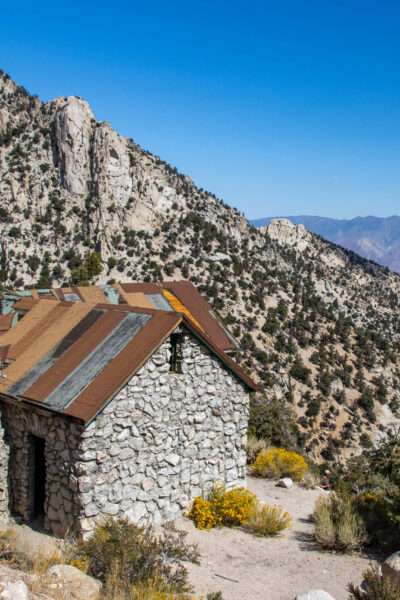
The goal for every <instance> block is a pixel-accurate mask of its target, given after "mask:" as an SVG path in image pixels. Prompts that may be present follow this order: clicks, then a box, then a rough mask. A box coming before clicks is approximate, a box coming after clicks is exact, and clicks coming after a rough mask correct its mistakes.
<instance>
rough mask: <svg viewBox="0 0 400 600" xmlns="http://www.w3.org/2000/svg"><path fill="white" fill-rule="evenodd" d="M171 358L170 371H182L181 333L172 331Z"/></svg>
mask: <svg viewBox="0 0 400 600" xmlns="http://www.w3.org/2000/svg"><path fill="white" fill-rule="evenodd" d="M170 339H171V358H170V361H169V370H170V371H171V373H182V342H183V334H182V333H173V334H172V335H171V338H170Z"/></svg>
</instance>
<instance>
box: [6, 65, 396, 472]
mask: <svg viewBox="0 0 400 600" xmlns="http://www.w3.org/2000/svg"><path fill="white" fill-rule="evenodd" d="M0 239H1V252H0V283H1V285H2V286H3V287H13V288H23V287H26V286H27V287H39V288H46V287H50V286H52V285H53V286H57V287H61V286H66V287H68V286H70V285H76V284H81V285H82V284H83V283H85V282H91V283H102V282H107V281H116V280H120V281H121V280H125V281H127V280H135V281H160V280H168V279H190V280H191V281H192V282H193V283H194V284H195V285H197V286H198V288H199V290H200V292H201V293H202V294H204V295H205V296H206V297H207V298H208V300H209V302H210V303H211V305H212V306H213V308H214V310H215V311H216V312H217V313H218V314H219V315H220V317H221V318H222V319H223V321H224V322H225V325H226V326H227V327H228V328H229V329H230V330H231V331H232V333H233V335H234V336H235V337H236V338H237V339H238V340H239V342H240V344H241V347H242V349H243V352H242V354H241V356H240V357H239V360H240V362H241V364H242V366H243V367H244V368H245V369H247V370H248V371H249V372H251V373H252V374H254V376H255V377H256V378H257V380H258V381H259V382H260V383H261V384H262V386H263V389H264V390H265V391H264V394H265V398H266V399H267V400H271V399H273V398H277V399H278V401H279V402H280V403H281V404H282V407H283V406H286V405H287V406H288V407H289V408H290V410H292V411H293V412H294V413H295V414H296V416H297V421H298V423H299V427H300V429H301V432H302V434H303V439H304V442H305V450H306V452H307V453H308V454H310V456H313V457H320V456H322V457H323V458H325V459H327V460H332V459H333V458H335V457H339V456H340V455H341V454H343V453H348V452H351V451H353V449H354V448H357V447H358V446H359V445H360V444H363V443H364V444H365V443H367V440H371V439H374V437H375V436H377V435H378V434H379V431H380V428H381V427H382V426H384V425H385V424H386V423H388V422H392V421H393V420H395V419H396V418H397V417H396V415H397V414H398V410H399V407H400V391H399V390H400V385H399V383H400V370H399V367H400V364H399V358H398V351H399V348H400V317H399V315H400V311H399V298H400V277H399V276H397V275H395V274H394V273H390V272H389V271H388V270H387V269H385V268H383V267H380V266H378V265H376V264H374V263H372V262H370V261H368V260H365V259H363V258H362V257H360V256H358V255H356V254H354V253H352V252H350V251H346V250H344V249H342V248H339V247H337V246H335V245H334V244H331V243H329V242H327V241H325V240H323V239H321V238H320V237H318V236H316V235H314V234H312V233H310V232H309V231H307V230H306V229H305V228H302V226H301V225H294V224H291V223H283V224H281V226H277V225H274V224H272V225H269V226H268V227H266V228H262V229H261V230H259V229H256V228H255V227H254V226H252V225H251V224H250V223H248V222H247V221H246V219H245V218H244V217H243V215H242V214H241V213H239V211H237V210H236V209H234V208H231V207H230V206H229V205H227V204H226V203H225V202H223V201H222V200H219V199H217V198H216V197H215V195H213V194H212V193H210V192H206V191H205V190H203V189H202V188H199V187H197V186H195V185H194V183H193V182H192V180H191V178H190V177H188V176H186V175H183V174H181V173H179V172H178V171H177V170H176V169H175V168H174V167H172V166H170V165H169V164H168V163H166V162H164V161H162V160H161V159H160V158H159V157H157V156H154V155H152V154H151V153H150V152H147V151H145V150H143V149H142V148H141V147H140V146H139V145H138V144H137V143H135V142H134V141H133V140H130V139H128V138H125V137H123V136H121V135H119V134H118V133H117V132H115V131H114V130H113V129H112V128H111V127H110V125H109V124H107V123H105V122H98V121H96V119H95V117H94V115H93V113H92V111H91V109H90V106H89V105H88V103H87V102H86V101H84V100H82V99H81V98H79V97H69V98H58V99H56V100H53V101H49V102H46V103H42V102H40V100H39V99H38V98H36V97H33V96H30V95H29V94H28V93H27V92H26V90H25V89H24V88H22V87H20V86H18V85H17V84H16V83H14V82H13V81H12V80H11V79H10V78H9V77H8V76H7V75H6V74H5V73H3V72H1V73H0Z"/></svg>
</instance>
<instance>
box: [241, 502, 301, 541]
mask: <svg viewBox="0 0 400 600" xmlns="http://www.w3.org/2000/svg"><path fill="white" fill-rule="evenodd" d="M291 524H292V519H291V517H290V515H289V513H287V512H285V511H284V510H283V509H282V508H281V507H280V506H269V505H268V504H263V505H258V506H256V507H255V508H254V509H253V510H252V512H251V513H250V516H249V517H248V519H247V520H246V522H245V523H244V527H245V528H246V529H247V530H248V531H250V532H251V533H253V534H254V535H257V536H270V535H277V534H278V533H280V532H281V531H283V530H284V529H287V528H288V527H290V526H291Z"/></svg>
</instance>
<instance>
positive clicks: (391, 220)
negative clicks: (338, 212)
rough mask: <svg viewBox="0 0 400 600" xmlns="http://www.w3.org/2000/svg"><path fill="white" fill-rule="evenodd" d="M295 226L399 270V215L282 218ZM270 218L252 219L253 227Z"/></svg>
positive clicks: (393, 269)
mask: <svg viewBox="0 0 400 600" xmlns="http://www.w3.org/2000/svg"><path fill="white" fill-rule="evenodd" d="M285 218H287V219H289V220H290V221H291V222H292V223H294V224H295V225H299V224H302V225H305V227H307V229H309V230H310V231H312V232H313V233H316V234H318V235H320V236H322V237H323V238H325V239H326V240H329V241H330V242H333V243H335V244H338V245H339V246H343V247H344V248H347V249H349V250H352V251H353V252H357V254H360V255H361V256H364V257H365V258H368V259H369V260H373V261H375V262H377V263H379V264H381V265H383V266H385V267H389V269H391V270H392V271H396V272H397V273H400V217H399V216H392V217H386V218H380V217H356V218H355V219H330V218H327V217H312V216H307V215H301V216H297V217H285ZM272 220H273V219H272V218H265V219H257V220H255V221H252V224H253V225H254V226H255V227H262V226H265V225H268V224H269V223H271V221H272Z"/></svg>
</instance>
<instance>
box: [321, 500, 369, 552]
mask: <svg viewBox="0 0 400 600" xmlns="http://www.w3.org/2000/svg"><path fill="white" fill-rule="evenodd" d="M313 518H314V522H315V530H314V536H315V540H316V541H317V542H318V544H319V545H320V546H321V547H322V548H324V549H327V550H339V551H341V552H351V551H354V550H358V549H359V548H360V547H361V546H362V544H363V543H364V542H365V541H366V537H367V536H366V531H365V526H364V523H363V521H362V519H361V517H360V516H359V515H358V513H357V512H356V510H355V508H354V506H353V503H352V502H351V500H348V499H344V498H340V497H338V496H336V495H335V494H331V495H330V496H327V497H326V496H320V497H319V498H318V500H317V502H316V505H315V509H314V513H313Z"/></svg>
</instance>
